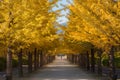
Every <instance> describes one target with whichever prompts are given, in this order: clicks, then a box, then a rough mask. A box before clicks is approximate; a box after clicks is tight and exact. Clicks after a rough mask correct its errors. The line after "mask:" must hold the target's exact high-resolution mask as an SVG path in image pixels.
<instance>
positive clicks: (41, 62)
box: [40, 51, 43, 67]
mask: <svg viewBox="0 0 120 80" xmlns="http://www.w3.org/2000/svg"><path fill="white" fill-rule="evenodd" d="M42 66H43V53H42V51H41V53H40V67H42Z"/></svg>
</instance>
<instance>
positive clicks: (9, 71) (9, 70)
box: [6, 47, 12, 80]
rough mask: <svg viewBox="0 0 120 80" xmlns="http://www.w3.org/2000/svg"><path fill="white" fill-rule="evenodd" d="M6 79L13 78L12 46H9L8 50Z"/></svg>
mask: <svg viewBox="0 0 120 80" xmlns="http://www.w3.org/2000/svg"><path fill="white" fill-rule="evenodd" d="M6 80H12V52H11V47H8V52H7V70H6Z"/></svg>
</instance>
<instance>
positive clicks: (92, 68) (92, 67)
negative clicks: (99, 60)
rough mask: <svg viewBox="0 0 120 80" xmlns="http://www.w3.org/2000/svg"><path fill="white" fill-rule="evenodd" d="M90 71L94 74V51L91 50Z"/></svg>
mask: <svg viewBox="0 0 120 80" xmlns="http://www.w3.org/2000/svg"><path fill="white" fill-rule="evenodd" d="M91 71H92V72H95V56H94V49H91Z"/></svg>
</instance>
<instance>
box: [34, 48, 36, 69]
mask: <svg viewBox="0 0 120 80" xmlns="http://www.w3.org/2000/svg"><path fill="white" fill-rule="evenodd" d="M36 51H37V49H36V48H35V50H34V70H37V52H36Z"/></svg>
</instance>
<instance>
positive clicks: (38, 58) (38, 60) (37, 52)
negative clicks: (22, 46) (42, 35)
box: [37, 50, 40, 69]
mask: <svg viewBox="0 0 120 80" xmlns="http://www.w3.org/2000/svg"><path fill="white" fill-rule="evenodd" d="M39 58H40V57H39V50H38V52H37V69H38V68H39Z"/></svg>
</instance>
